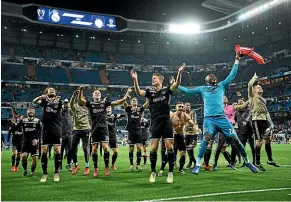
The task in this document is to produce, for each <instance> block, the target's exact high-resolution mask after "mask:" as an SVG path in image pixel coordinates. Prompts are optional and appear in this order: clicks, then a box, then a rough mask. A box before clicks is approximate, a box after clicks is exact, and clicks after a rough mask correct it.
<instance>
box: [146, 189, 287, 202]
mask: <svg viewBox="0 0 291 202" xmlns="http://www.w3.org/2000/svg"><path fill="white" fill-rule="evenodd" d="M283 190H291V187H289V188H277V189H258V190H246V191H232V192H221V193H212V194H200V195H192V196H180V197H173V198H161V199H152V200H145V201H143V202H153V201H169V200H181V199H189V198H201V197H207V196H220V195H230V194H245V193H258V192H268V191H283Z"/></svg>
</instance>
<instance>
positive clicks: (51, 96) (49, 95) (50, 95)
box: [47, 94, 56, 98]
mask: <svg viewBox="0 0 291 202" xmlns="http://www.w3.org/2000/svg"><path fill="white" fill-rule="evenodd" d="M47 96H48V97H49V98H53V97H56V95H55V94H48V95H47Z"/></svg>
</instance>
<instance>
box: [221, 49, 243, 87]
mask: <svg viewBox="0 0 291 202" xmlns="http://www.w3.org/2000/svg"><path fill="white" fill-rule="evenodd" d="M239 60H240V55H239V53H237V54H236V56H235V61H234V64H233V67H232V69H231V72H230V73H229V75H228V76H227V77H226V79H224V80H223V81H222V82H221V83H222V84H223V86H224V88H227V87H228V86H229V85H230V84H231V82H233V80H234V79H235V77H236V75H237V72H238V64H239Z"/></svg>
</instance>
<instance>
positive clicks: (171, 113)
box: [170, 111, 175, 119]
mask: <svg viewBox="0 0 291 202" xmlns="http://www.w3.org/2000/svg"><path fill="white" fill-rule="evenodd" d="M174 115H175V113H174V112H171V111H170V119H172V118H173V116H174Z"/></svg>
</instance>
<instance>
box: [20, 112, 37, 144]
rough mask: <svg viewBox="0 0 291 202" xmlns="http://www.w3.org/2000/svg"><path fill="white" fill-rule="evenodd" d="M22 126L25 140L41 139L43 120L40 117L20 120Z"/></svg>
mask: <svg viewBox="0 0 291 202" xmlns="http://www.w3.org/2000/svg"><path fill="white" fill-rule="evenodd" d="M19 125H20V127H22V130H23V141H32V140H33V139H39V136H40V133H41V122H40V120H39V119H38V118H35V117H32V118H30V117H27V118H24V119H23V120H22V121H20V122H19Z"/></svg>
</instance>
